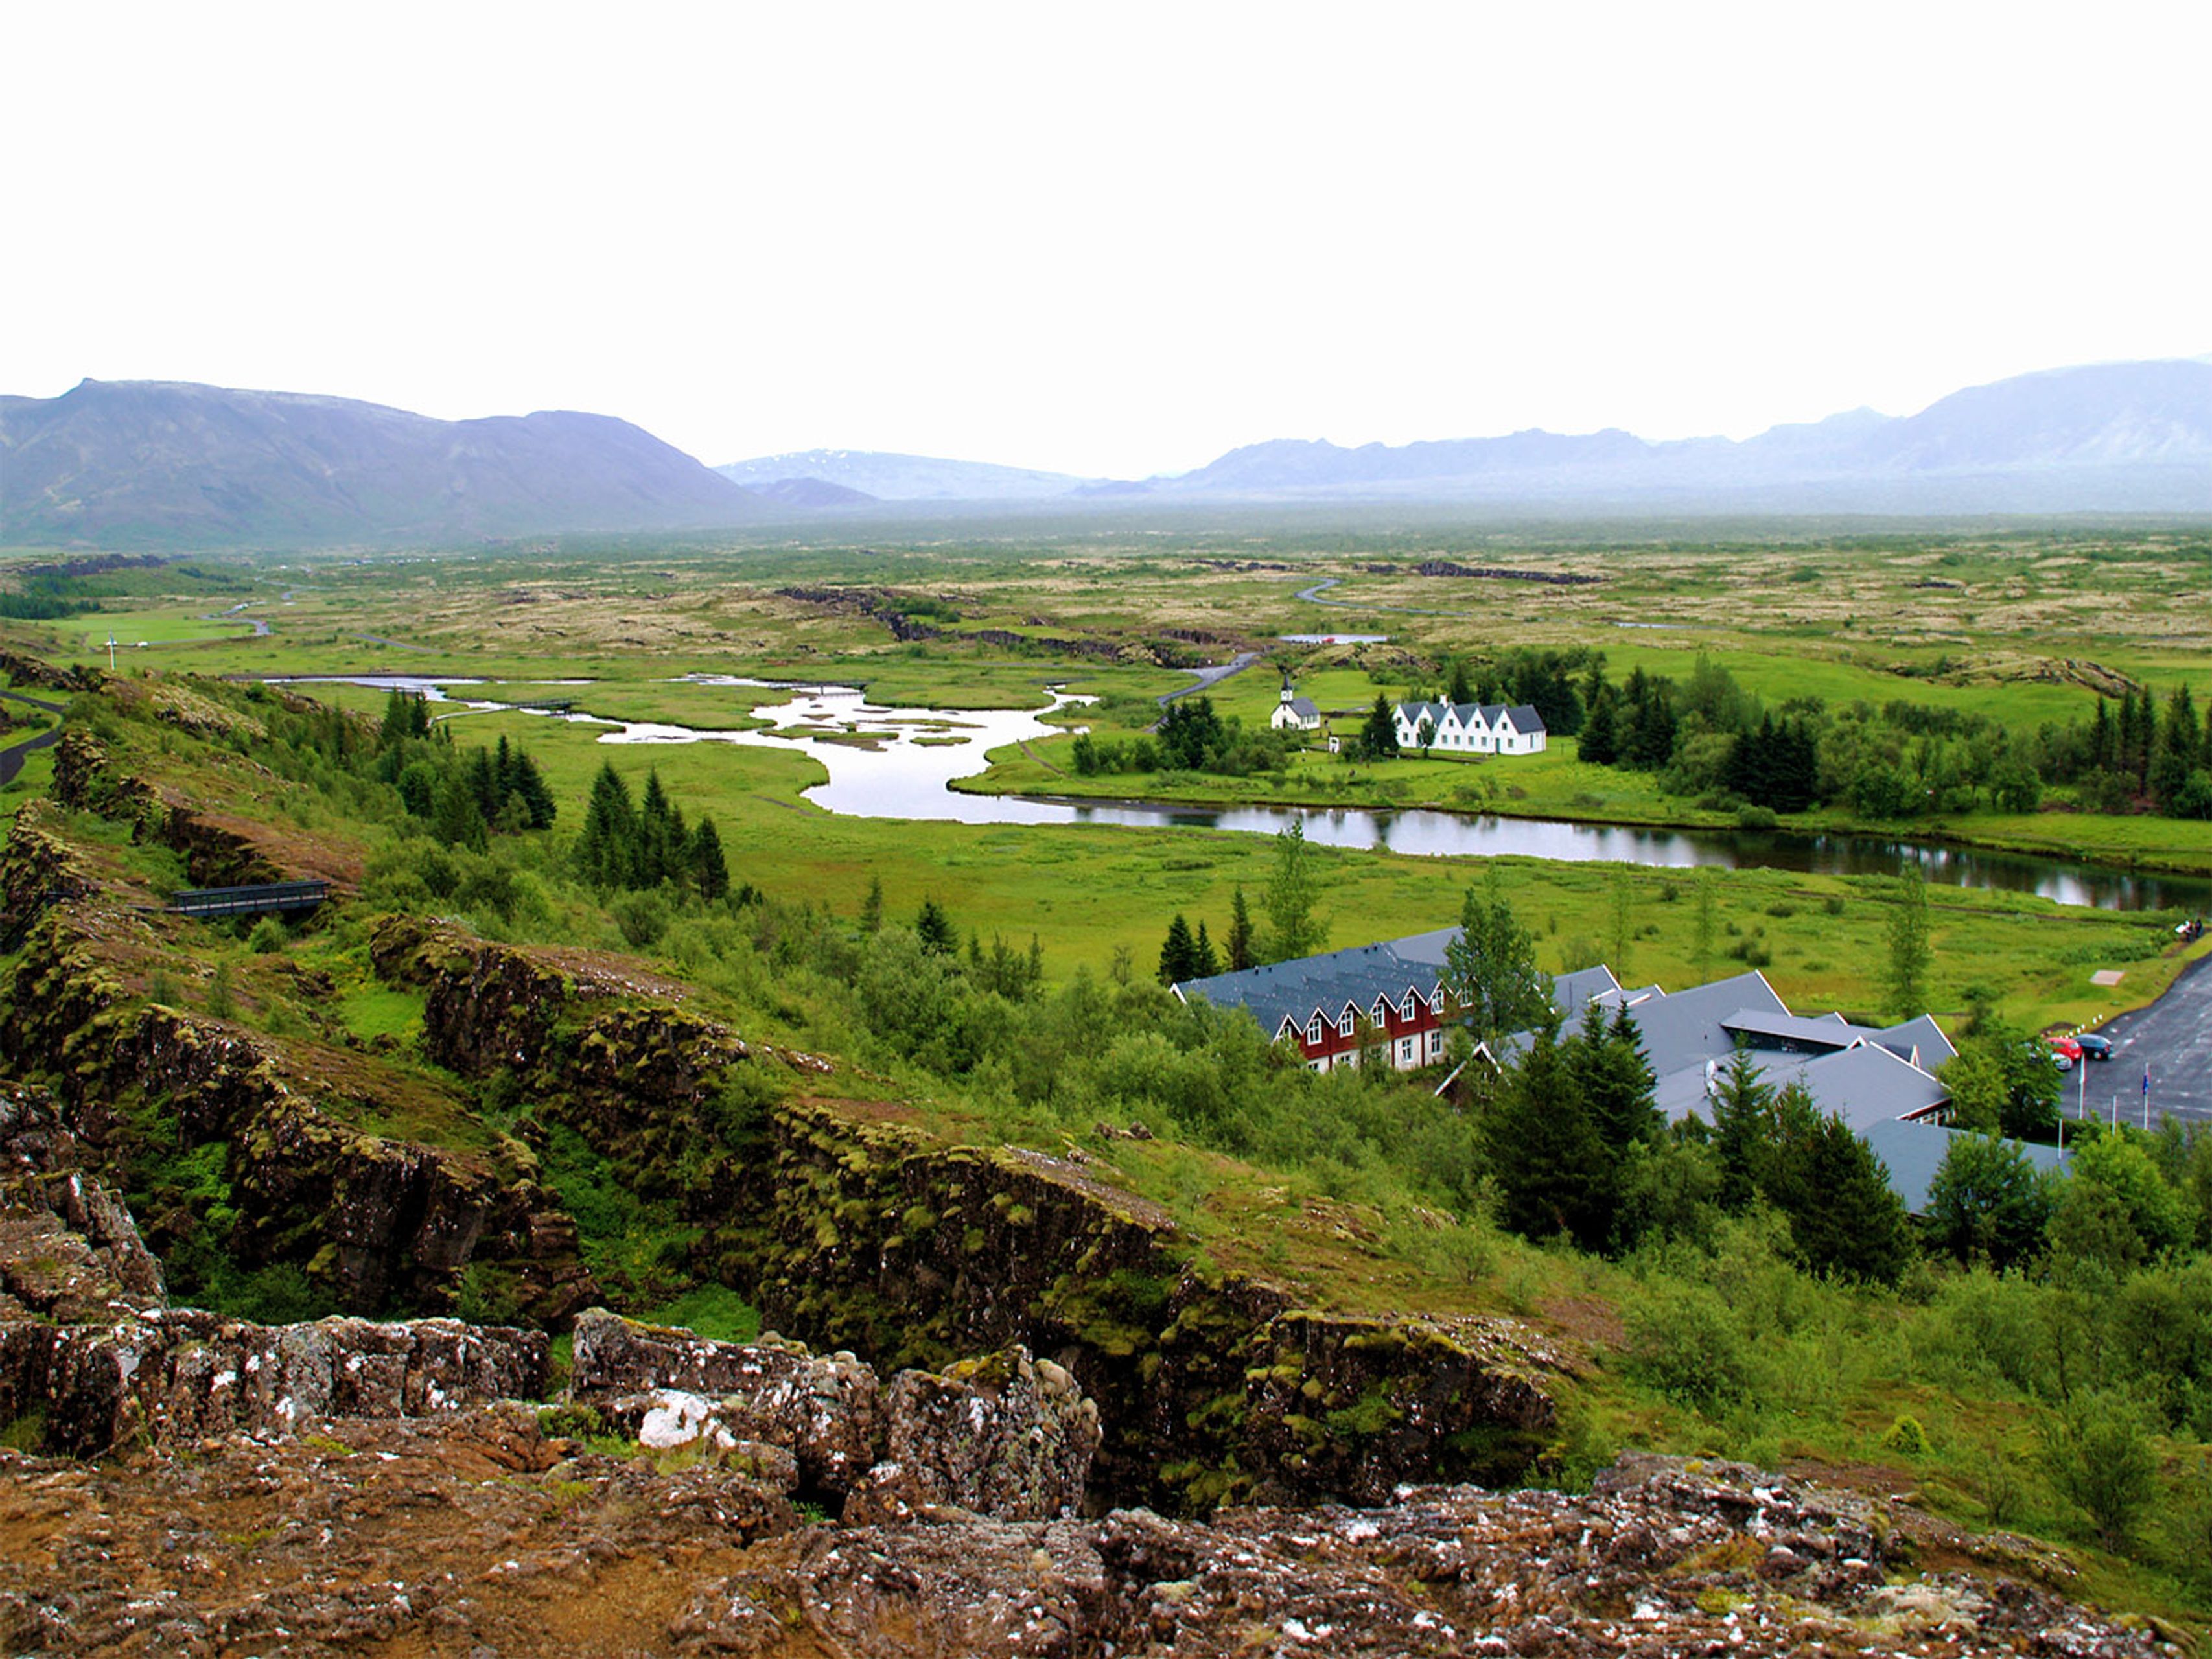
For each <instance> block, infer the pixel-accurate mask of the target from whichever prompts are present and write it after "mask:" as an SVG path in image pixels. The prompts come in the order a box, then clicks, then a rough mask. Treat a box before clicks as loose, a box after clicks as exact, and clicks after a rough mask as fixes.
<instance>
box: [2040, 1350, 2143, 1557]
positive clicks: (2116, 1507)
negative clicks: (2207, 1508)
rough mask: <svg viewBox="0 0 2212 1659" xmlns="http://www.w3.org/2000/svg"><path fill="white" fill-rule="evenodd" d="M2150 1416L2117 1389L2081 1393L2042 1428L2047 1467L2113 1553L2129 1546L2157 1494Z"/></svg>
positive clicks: (2061, 1491)
mask: <svg viewBox="0 0 2212 1659" xmlns="http://www.w3.org/2000/svg"><path fill="white" fill-rule="evenodd" d="M2150 1437H2151V1425H2150V1417H2149V1413H2148V1412H2146V1411H2145V1410H2144V1409H2143V1407H2142V1406H2141V1405H2139V1404H2138V1403H2136V1401H2135V1400H2134V1399H2133V1398H2132V1397H2130V1395H2126V1394H2124V1393H2122V1392H2121V1391H2119V1390H2118V1389H2095V1390H2093V1391H2090V1392H2087V1393H2082V1394H2077V1395H2075V1396H2074V1398H2073V1399H2072V1400H2071V1401H2069V1402H2068V1403H2067V1406H2066V1408H2065V1409H2064V1410H2063V1412H2060V1413H2055V1414H2054V1415H2052V1416H2051V1418H2050V1419H2047V1420H2046V1421H2045V1424H2044V1428H2043V1463H2044V1468H2045V1471H2046V1472H2047V1473H2048V1474H2050V1476H2051V1485H2052V1486H2055V1487H2056V1488H2057V1491H2058V1493H2059V1495H2060V1496H2061V1497H2063V1498H2065V1499H2066V1500H2067V1501H2068V1502H2069V1503H2071V1504H2076V1505H2078V1506H2079V1507H2080V1508H2081V1510H2082V1511H2083V1512H2084V1513H2085V1514H2087V1516H2088V1517H2089V1521H2090V1524H2091V1525H2093V1526H2094V1527H2095V1528H2096V1529H2097V1536H2098V1537H2099V1538H2100V1540H2102V1541H2103V1542H2104V1544H2105V1546H2106V1548H2108V1549H2112V1550H2120V1549H2124V1548H2125V1547H2126V1546H2127V1542H2128V1540H2129V1538H2130V1535H2131V1534H2133V1533H2134V1531H2135V1528H2136V1522H2138V1521H2139V1520H2141V1519H2142V1513H2143V1510H2145V1509H2146V1508H2147V1507H2148V1504H2150V1501H2151V1499H2152V1498H2154V1497H2155V1496H2156V1495H2157V1492H2158V1479H2157V1476H2158V1456H2157V1454H2156V1452H2155V1451H2154V1449H2153V1448H2152V1446H2151V1438H2150Z"/></svg>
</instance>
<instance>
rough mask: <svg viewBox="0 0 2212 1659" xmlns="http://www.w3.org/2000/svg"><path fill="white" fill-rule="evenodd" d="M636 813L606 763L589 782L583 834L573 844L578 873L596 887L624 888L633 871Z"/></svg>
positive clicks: (617, 776)
mask: <svg viewBox="0 0 2212 1659" xmlns="http://www.w3.org/2000/svg"><path fill="white" fill-rule="evenodd" d="M636 844H637V809H636V808H635V807H634V806H633V805H631V804H630V799H629V785H628V784H627V783H625V782H623V776H622V774H621V773H619V772H617V771H616V770H615V766H614V763H613V762H612V761H607V762H605V763H603V764H602V765H601V766H600V768H599V776H597V777H596V778H594V779H592V797H591V799H590V801H589V802H588V803H587V804H586V806H585V808H584V832H583V834H582V835H581V836H580V837H578V839H577V842H576V866H577V873H578V874H579V875H580V876H581V877H582V878H584V879H585V880H586V881H587V882H589V883H591V884H592V885H593V886H596V887H627V886H629V885H630V884H631V875H632V872H633V871H634V870H635V858H634V851H633V849H634V848H635V846H636Z"/></svg>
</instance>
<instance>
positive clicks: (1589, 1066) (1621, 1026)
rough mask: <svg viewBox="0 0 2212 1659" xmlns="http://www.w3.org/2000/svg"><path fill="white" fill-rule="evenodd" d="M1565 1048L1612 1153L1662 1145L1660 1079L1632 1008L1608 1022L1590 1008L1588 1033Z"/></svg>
mask: <svg viewBox="0 0 2212 1659" xmlns="http://www.w3.org/2000/svg"><path fill="white" fill-rule="evenodd" d="M1562 1047H1563V1050H1564V1052H1565V1054H1566V1055H1567V1066H1568V1070H1569V1071H1570V1072H1571V1073H1572V1074H1573V1076H1574V1079H1575V1082H1576V1085H1577V1087H1578V1088H1579V1089H1580V1090H1581V1091H1582V1095H1583V1100H1584V1102H1585V1103H1587V1104H1588V1106H1589V1115H1590V1121H1591V1124H1592V1125H1593V1127H1595V1129H1596V1130H1597V1134H1598V1139H1600V1140H1601V1141H1603V1142H1604V1143H1605V1145H1606V1146H1607V1148H1609V1149H1610V1150H1611V1151H1612V1152H1613V1153H1615V1154H1616V1155H1617V1154H1619V1153H1621V1152H1626V1151H1627V1150H1628V1148H1629V1146H1631V1145H1632V1143H1634V1142H1636V1141H1638V1140H1641V1141H1645V1142H1647V1143H1649V1142H1656V1140H1657V1139H1659V1135H1660V1133H1661V1132H1662V1130H1663V1129H1664V1128H1665V1127H1667V1122H1666V1119H1665V1118H1664V1117H1662V1115H1660V1111H1659V1108H1658V1105H1657V1103H1656V1102H1655V1101H1654V1100H1653V1098H1652V1090H1653V1088H1654V1086H1655V1085H1656V1081H1657V1079H1655V1078H1654V1077H1653V1076H1652V1074H1651V1067H1650V1065H1649V1064H1648V1063H1647V1062H1646V1061H1645V1060H1644V1049H1643V1045H1642V1044H1641V1043H1640V1042H1638V1038H1637V1030H1636V1022H1635V1021H1634V1020H1632V1019H1631V1018H1629V1015H1628V1010H1627V1009H1626V1008H1616V1009H1615V1010H1614V1011H1613V1018H1612V1019H1611V1020H1610V1021H1608V1020H1607V1018H1606V1017H1605V1010H1604V1008H1603V1007H1602V1006H1600V1005H1599V1004H1597V1003H1595V1002H1591V1003H1587V1004H1585V1005H1584V1006H1583V1023H1582V1029H1581V1030H1579V1031H1578V1032H1577V1034H1576V1036H1575V1038H1574V1040H1573V1041H1572V1042H1568V1043H1565V1044H1564V1045H1562Z"/></svg>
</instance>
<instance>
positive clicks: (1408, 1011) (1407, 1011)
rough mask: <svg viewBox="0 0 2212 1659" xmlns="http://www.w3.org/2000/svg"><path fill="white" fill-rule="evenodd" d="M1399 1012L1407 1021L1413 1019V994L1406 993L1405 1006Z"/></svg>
mask: <svg viewBox="0 0 2212 1659" xmlns="http://www.w3.org/2000/svg"><path fill="white" fill-rule="evenodd" d="M1401 1013H1402V1015H1403V1017H1404V1018H1407V1019H1411V1018H1413V993H1412V992H1411V991H1408V992H1407V993H1406V1006H1405V1007H1404V1008H1403V1009H1402V1010H1401Z"/></svg>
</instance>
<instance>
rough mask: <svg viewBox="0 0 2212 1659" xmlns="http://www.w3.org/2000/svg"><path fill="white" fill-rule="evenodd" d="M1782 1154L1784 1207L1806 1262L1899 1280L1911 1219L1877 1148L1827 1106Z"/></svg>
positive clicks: (1844, 1274) (1907, 1258) (1906, 1260)
mask: <svg viewBox="0 0 2212 1659" xmlns="http://www.w3.org/2000/svg"><path fill="white" fill-rule="evenodd" d="M1808 1105H1809V1102H1808ZM1785 1156H1787V1157H1788V1158H1789V1160H1790V1164H1791V1165H1792V1169H1791V1178H1790V1181H1789V1182H1788V1185H1789V1189H1790V1198H1789V1201H1788V1202H1786V1203H1784V1204H1783V1205H1782V1208H1783V1211H1784V1213H1785V1214H1786V1215H1788V1216H1789V1218H1790V1238H1791V1240H1792V1242H1794V1243H1796V1247H1797V1254H1798V1255H1799V1256H1800V1257H1801V1258H1802V1260H1803V1261H1804V1263H1805V1265H1806V1266H1807V1267H1809V1268H1810V1269H1812V1271H1813V1272H1814V1273H1825V1274H1833V1275H1836V1276H1839V1277H1841V1278H1844V1279H1860V1280H1863V1281H1865V1282H1867V1283H1869V1284H1876V1285H1894V1284H1896V1283H1897V1281H1898V1279H1899V1278H1900V1277H1902V1276H1903V1274H1904V1273H1905V1268H1906V1267H1908V1266H1910V1265H1911V1261H1912V1260H1913V1257H1914V1255H1915V1254H1916V1251H1915V1249H1914V1247H1913V1239H1912V1228H1911V1219H1910V1218H1908V1217H1907V1216H1906V1214H1905V1203H1904V1200H1901V1199H1900V1198H1899V1197H1898V1195H1897V1194H1896V1193H1895V1192H1894V1191H1893V1190H1892V1188H1891V1187H1890V1184H1889V1177H1888V1172H1887V1170H1885V1169H1884V1168H1883V1167H1882V1162H1881V1159H1880V1158H1877V1157H1875V1152H1874V1149H1873V1148H1872V1147H1871V1146H1868V1145H1867V1143H1866V1142H1865V1140H1864V1139H1862V1138H1861V1137H1859V1136H1858V1135H1857V1134H1854V1133H1852V1132H1851V1129H1850V1125H1848V1124H1846V1123H1845V1122H1844V1120H1843V1119H1842V1118H1841V1117H1840V1116H1838V1115H1835V1114H1833V1113H1828V1114H1820V1115H1815V1118H1814V1122H1813V1123H1812V1125H1811V1126H1810V1127H1809V1129H1808V1132H1806V1133H1803V1134H1802V1135H1800V1136H1797V1137H1795V1138H1793V1139H1792V1140H1791V1141H1790V1143H1789V1145H1788V1147H1787V1152H1786V1154H1785Z"/></svg>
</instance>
